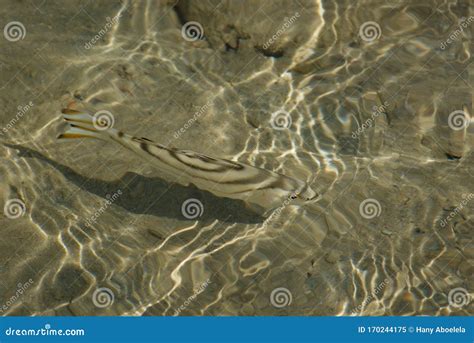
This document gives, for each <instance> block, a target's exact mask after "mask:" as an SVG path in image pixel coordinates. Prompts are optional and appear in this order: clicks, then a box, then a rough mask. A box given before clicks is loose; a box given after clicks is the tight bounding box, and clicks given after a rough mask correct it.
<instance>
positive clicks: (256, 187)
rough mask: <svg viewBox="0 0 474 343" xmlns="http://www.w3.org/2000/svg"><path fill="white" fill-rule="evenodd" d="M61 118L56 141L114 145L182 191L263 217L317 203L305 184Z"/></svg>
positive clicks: (71, 115) (66, 114)
mask: <svg viewBox="0 0 474 343" xmlns="http://www.w3.org/2000/svg"><path fill="white" fill-rule="evenodd" d="M62 113H63V118H64V119H65V120H66V121H67V122H68V123H69V127H68V129H67V131H65V133H63V134H62V135H60V136H59V137H58V138H60V139H67V138H69V139H73V138H96V139H101V140H104V141H108V142H116V143H119V144H120V145H122V146H124V147H125V148H127V149H129V150H132V151H133V152H135V153H137V154H138V155H140V156H141V157H143V158H144V159H146V161H148V162H150V163H152V164H153V165H155V166H156V167H158V168H159V169H160V170H161V171H163V172H165V173H166V174H168V176H169V178H168V179H171V180H168V181H171V182H176V183H179V184H181V185H185V186H187V185H189V184H194V185H195V186H196V187H198V188H200V189H202V190H205V191H208V192H211V193H213V194H215V195H217V196H219V197H225V198H231V199H240V200H243V201H246V202H247V203H250V204H254V205H257V207H260V208H263V209H264V210H267V211H268V210H271V209H274V208H277V207H279V206H281V205H282V203H283V202H284V201H285V200H287V199H291V200H292V202H291V203H292V204H293V203H295V204H299V205H301V204H303V203H305V202H306V201H309V200H312V199H315V198H316V197H317V194H316V193H315V192H314V191H313V190H312V189H311V188H310V187H309V186H308V185H307V184H306V182H303V181H300V180H297V179H294V178H291V177H288V176H285V175H282V174H279V173H275V172H272V171H268V170H265V169H262V168H258V167H253V166H250V165H247V164H244V163H240V162H235V161H230V160H226V159H221V158H214V157H210V156H207V155H203V154H200V153H197V152H194V151H190V150H178V149H175V148H171V147H167V146H164V145H161V144H158V143H155V142H153V141H151V140H149V139H147V138H138V137H134V136H130V135H128V134H126V133H124V132H122V131H119V130H117V129H114V128H108V127H106V126H102V127H101V125H102V124H101V123H98V122H97V118H95V117H93V116H91V115H90V114H88V113H87V112H80V111H76V110H72V109H64V110H62ZM293 200H294V202H293Z"/></svg>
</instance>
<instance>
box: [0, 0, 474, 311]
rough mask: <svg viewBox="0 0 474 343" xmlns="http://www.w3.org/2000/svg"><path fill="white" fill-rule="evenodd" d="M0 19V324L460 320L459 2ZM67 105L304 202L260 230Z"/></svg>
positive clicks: (11, 6)
mask: <svg viewBox="0 0 474 343" xmlns="http://www.w3.org/2000/svg"><path fill="white" fill-rule="evenodd" d="M1 3H2V6H0V18H1V19H2V20H1V23H2V25H4V28H5V27H6V25H7V24H9V23H11V22H15V21H16V22H19V23H20V24H22V26H21V25H18V24H16V28H17V29H19V31H20V38H19V39H18V38H17V36H14V32H13V31H8V30H6V29H5V30H4V31H3V36H2V37H0V38H1V39H0V51H1V54H0V85H1V93H0V104H1V108H2V112H1V114H0V127H1V135H0V143H1V144H0V192H1V198H0V205H1V207H2V208H3V209H4V211H3V212H2V213H0V311H1V312H0V313H1V314H2V315H472V314H473V313H474V305H473V302H472V301H471V300H472V296H474V282H473V281H474V280H473V275H474V264H473V261H474V260H473V259H474V244H473V240H472V237H473V233H474V194H473V193H474V153H473V147H474V138H473V133H474V126H473V125H472V123H471V116H472V113H473V111H472V99H473V80H474V79H473V64H472V49H473V30H474V17H473V16H474V6H473V5H472V2H469V1H422V2H414V1H374V0H371V1H359V2H352V1H342V0H338V1H275V2H273V1H272V2H270V1H268V2H267V1H246V2H237V1H217V0H216V1H179V2H177V3H176V2H174V1H161V2H156V1H72V2H68V4H67V5H66V4H65V3H64V2H62V1H43V2H41V1H22V2H21V6H20V5H19V4H18V2H17V1H12V0H2V1H1ZM189 22H196V23H194V24H193V25H195V27H194V28H195V29H196V30H197V31H189V32H188V31H186V30H184V31H183V30H182V29H183V27H185V28H187V27H188V26H189V24H188V23H189ZM367 23H368V24H367ZM460 28H462V30H461V29H460ZM196 32H197V37H196V36H195V35H196ZM193 34H194V35H193ZM94 37H97V39H96V38H94ZM450 37H451V38H450ZM7 38H8V39H7ZM196 38H198V39H196ZM448 39H449V42H448ZM67 106H68V107H70V108H77V109H87V110H88V111H90V112H91V113H96V112H98V111H108V112H109V113H111V114H112V116H113V120H114V127H116V128H119V129H121V130H123V131H125V132H127V133H130V134H134V135H136V136H143V137H147V138H149V139H152V140H154V141H156V142H159V143H163V144H168V145H170V146H174V147H177V148H182V149H190V150H195V151H199V152H202V153H205V154H208V155H211V156H218V157H223V158H228V159H232V160H237V161H240V162H245V163H249V164H252V165H256V166H259V167H262V168H266V169H269V170H273V171H277V172H280V173H283V174H285V175H288V176H292V177H295V178H300V179H302V180H306V181H307V182H308V183H310V184H311V186H312V187H313V188H314V189H315V190H317V192H318V193H319V194H320V197H319V199H318V201H314V202H311V203H308V204H306V205H304V206H295V205H294V204H292V203H291V202H289V203H287V202H285V203H282V206H281V207H280V208H278V209H276V210H275V212H274V215H273V216H271V217H270V218H263V217H261V216H259V215H257V214H255V213H254V212H253V211H252V210H251V209H250V208H249V207H248V206H246V204H245V203H243V202H242V201H236V200H230V199H224V198H218V197H216V196H214V195H212V194H211V193H208V192H204V191H201V190H199V189H197V188H195V187H193V186H189V187H185V186H180V185H178V184H173V183H169V182H167V181H166V178H165V177H164V176H163V175H162V174H161V173H160V171H159V170H156V169H154V168H153V167H152V166H151V164H148V163H147V162H146V161H144V160H141V159H139V158H138V157H137V156H135V155H134V154H133V153H130V152H128V151H127V150H125V149H123V148H122V147H121V146H119V145H114V144H109V143H107V144H105V143H103V142H98V141H94V140H68V141H65V142H58V141H57V140H56V137H57V135H58V134H59V133H61V132H63V131H64V124H63V123H62V122H61V119H60V110H61V109H62V108H64V107H67ZM453 113H454V115H452V114H453ZM459 120H460V121H461V122H459ZM456 123H457V124H456ZM459 123H460V125H459ZM189 199H194V200H193V201H194V202H195V204H197V205H198V206H197V207H195V208H194V209H195V210H197V211H198V212H197V216H195V215H194V214H195V213H193V212H192V209H191V210H190V211H191V212H189V213H187V212H186V211H185V210H183V204H184V203H186V201H188V200H189ZM201 205H202V206H201ZM194 217H195V218H194Z"/></svg>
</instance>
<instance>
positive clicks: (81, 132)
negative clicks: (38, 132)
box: [58, 109, 113, 140]
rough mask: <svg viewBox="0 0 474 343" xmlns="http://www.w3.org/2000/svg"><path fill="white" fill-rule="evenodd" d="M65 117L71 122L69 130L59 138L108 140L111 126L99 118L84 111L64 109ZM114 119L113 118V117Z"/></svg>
mask: <svg viewBox="0 0 474 343" xmlns="http://www.w3.org/2000/svg"><path fill="white" fill-rule="evenodd" d="M61 112H62V113H63V116H62V117H63V119H64V120H65V121H66V122H67V123H68V124H69V125H68V128H67V130H66V131H65V132H64V133H62V134H60V135H59V136H58V139H75V138H96V139H102V140H108V138H109V135H108V134H107V130H109V129H110V128H109V127H108V126H107V125H104V123H101V122H99V120H100V118H99V120H97V118H96V117H95V116H94V117H93V116H91V115H90V114H89V113H87V112H84V111H82V112H81V111H76V110H72V109H63V110H62V111H61ZM112 119H113V118H112Z"/></svg>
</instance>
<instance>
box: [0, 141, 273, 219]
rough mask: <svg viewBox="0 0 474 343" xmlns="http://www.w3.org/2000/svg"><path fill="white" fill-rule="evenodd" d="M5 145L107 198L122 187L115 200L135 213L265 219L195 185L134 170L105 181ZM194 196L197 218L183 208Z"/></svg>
mask: <svg viewBox="0 0 474 343" xmlns="http://www.w3.org/2000/svg"><path fill="white" fill-rule="evenodd" d="M4 145H5V146H7V147H9V148H12V149H16V150H17V151H18V155H19V157H22V158H35V159H38V160H41V161H43V162H46V163H47V164H49V165H50V166H52V167H53V168H54V169H56V170H58V171H59V172H60V173H61V174H63V175H64V177H65V178H66V179H68V180H69V181H70V182H72V183H74V184H75V185H76V186H77V187H79V188H81V189H83V190H85V191H87V192H90V193H93V194H96V195H98V196H100V197H102V198H104V200H107V199H110V197H111V196H112V195H113V194H116V193H117V192H118V191H119V190H120V191H121V192H122V193H121V194H120V195H119V196H117V197H116V199H115V200H114V201H113V204H114V205H117V206H120V207H122V208H124V209H125V210H127V211H129V212H132V213H135V214H147V215H154V216H158V217H167V218H173V219H177V220H189V221H196V220H198V221H200V222H203V223H208V222H212V221H214V220H219V221H223V222H229V223H244V224H256V223H261V222H263V221H264V220H265V218H263V217H262V216H261V215H259V214H257V213H255V212H254V211H252V210H251V209H250V208H248V207H247V206H246V205H245V203H244V202H243V201H240V200H233V199H227V198H220V197H217V196H215V195H213V194H212V193H209V192H206V191H202V190H200V189H198V188H196V187H194V186H181V185H178V184H171V183H168V182H166V181H164V180H163V179H161V178H158V177H145V176H143V175H140V174H136V173H133V172H127V173H125V174H124V175H123V176H122V177H121V178H120V179H118V180H114V181H104V180H100V179H95V178H92V177H87V176H83V175H80V174H78V173H76V172H75V171H74V170H73V169H71V168H69V167H67V166H65V165H62V164H60V163H58V162H55V161H53V160H51V159H50V158H48V157H46V156H44V155H43V154H41V153H40V152H38V151H35V150H32V149H30V148H27V147H24V146H21V145H13V144H6V143H4ZM125 186H126V187H125ZM191 198H194V199H197V200H199V201H200V202H201V203H202V214H201V216H199V217H198V218H196V219H188V218H186V217H185V216H184V215H183V212H182V206H183V203H184V202H185V201H186V200H188V199H191ZM198 210H199V209H198ZM190 213H191V212H190Z"/></svg>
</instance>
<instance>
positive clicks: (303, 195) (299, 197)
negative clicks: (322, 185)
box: [289, 183, 319, 205]
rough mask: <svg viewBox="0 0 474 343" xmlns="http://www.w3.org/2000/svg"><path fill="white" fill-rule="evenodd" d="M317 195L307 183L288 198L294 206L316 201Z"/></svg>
mask: <svg viewBox="0 0 474 343" xmlns="http://www.w3.org/2000/svg"><path fill="white" fill-rule="evenodd" d="M318 197H319V194H318V193H316V192H315V191H314V190H313V189H312V188H311V187H310V186H309V185H308V184H307V183H304V184H302V185H301V186H300V187H299V188H298V189H297V190H296V191H295V192H293V193H291V194H290V196H289V198H290V199H291V200H292V202H294V204H295V205H304V204H305V203H306V202H308V201H312V200H316V199H317V198H318Z"/></svg>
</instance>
